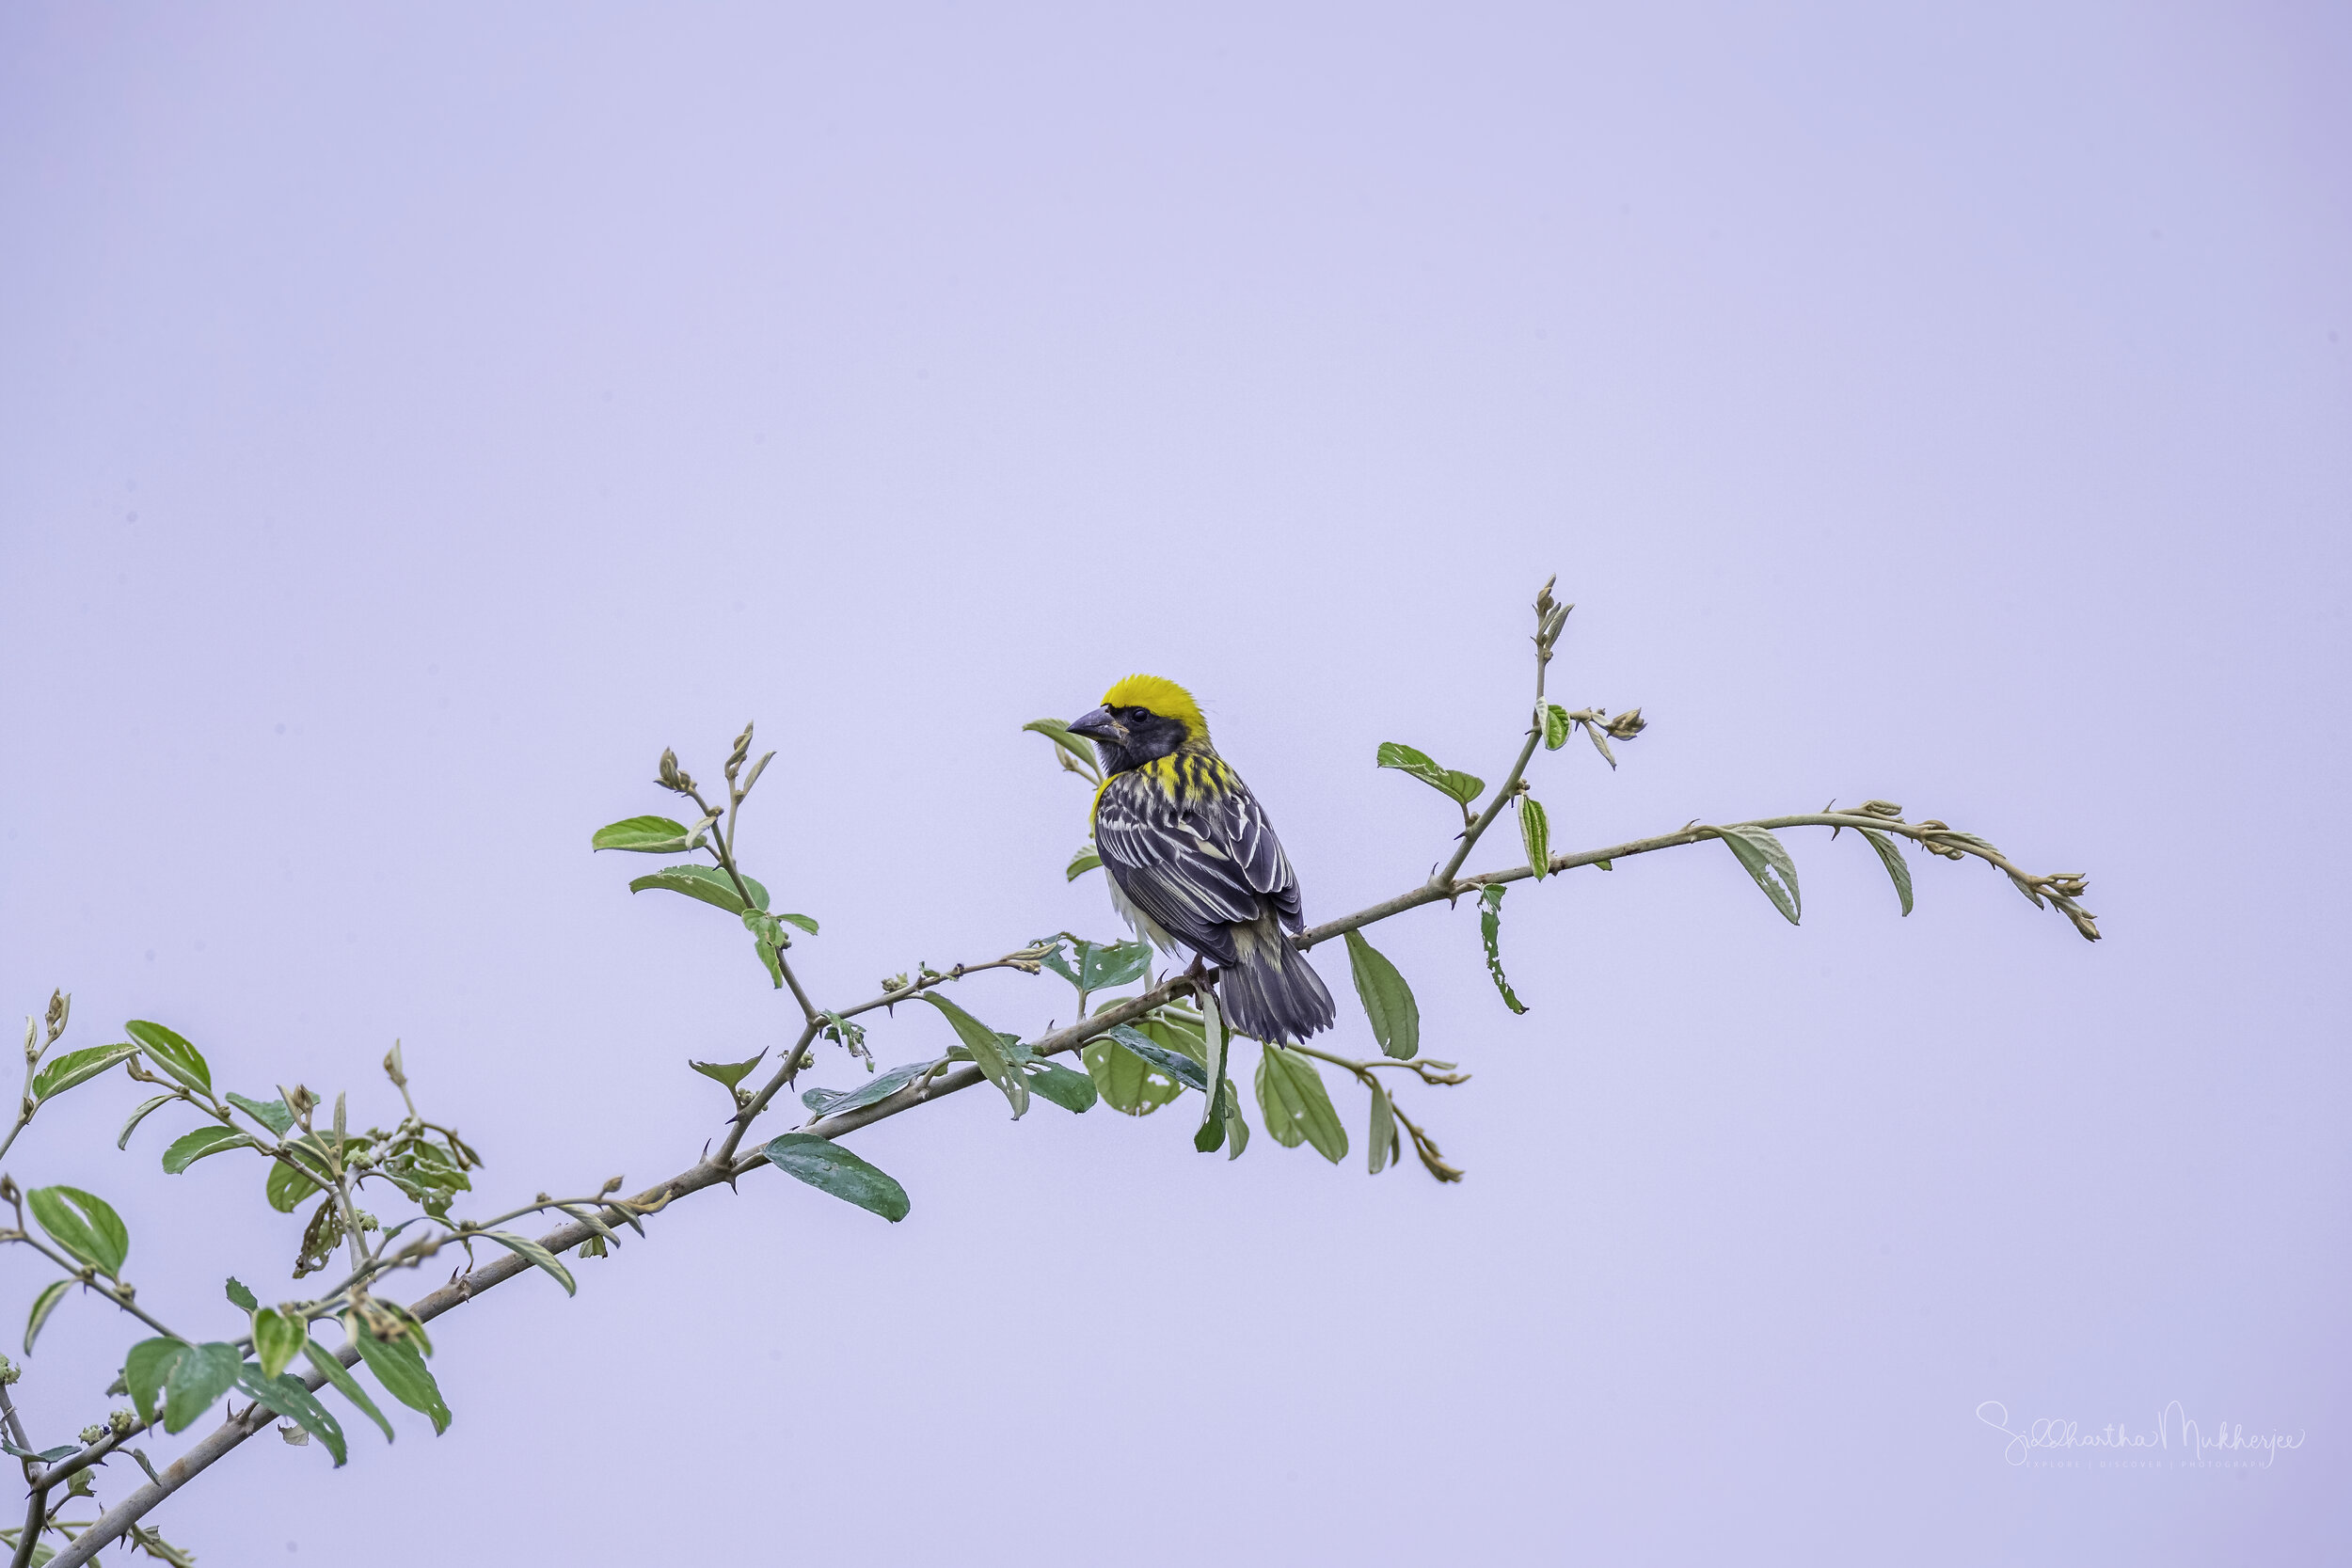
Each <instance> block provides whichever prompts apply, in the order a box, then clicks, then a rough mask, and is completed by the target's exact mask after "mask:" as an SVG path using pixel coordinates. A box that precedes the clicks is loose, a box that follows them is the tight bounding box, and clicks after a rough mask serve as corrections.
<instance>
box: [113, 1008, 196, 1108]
mask: <svg viewBox="0 0 2352 1568" xmlns="http://www.w3.org/2000/svg"><path fill="white" fill-rule="evenodd" d="M122 1032H123V1033H124V1034H126V1035H129V1036H130V1037H132V1038H133V1039H135V1040H136V1041H138V1042H139V1046H140V1048H141V1049H143V1050H144V1051H145V1052H146V1053H147V1054H148V1058H149V1059H150V1060H151V1061H152V1062H153V1063H154V1064H155V1065H156V1066H157V1067H159V1068H162V1069H164V1070H165V1071H166V1072H168V1073H170V1074H171V1075H172V1076H173V1077H174V1078H177V1079H179V1080H180V1082H182V1083H183V1084H185V1085H187V1086H188V1087H190V1088H192V1089H195V1090H197V1091H199V1093H202V1094H210V1093H212V1092H213V1069H212V1066H211V1064H210V1063H208V1062H206V1061H205V1060H204V1053H202V1052H201V1051H199V1050H198V1049H197V1048H196V1047H194V1046H192V1045H190V1044H189V1043H188V1042H187V1041H186V1040H184V1039H182V1038H181V1037H179V1036H178V1035H176V1034H174V1033H173V1032H172V1031H171V1030H169V1029H167V1028H165V1027H164V1026H163V1025H162V1024H160V1023H150V1022H147V1020H145V1019H143V1018H135V1019H133V1020H132V1021H131V1022H128V1023H126V1024H124V1025H123V1026H122Z"/></svg>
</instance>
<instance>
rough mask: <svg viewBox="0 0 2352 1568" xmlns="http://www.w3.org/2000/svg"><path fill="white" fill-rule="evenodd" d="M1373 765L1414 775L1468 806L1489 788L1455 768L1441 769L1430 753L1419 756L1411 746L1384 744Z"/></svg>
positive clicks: (1374, 756) (1392, 742) (1422, 753)
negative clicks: (1481, 791)
mask: <svg viewBox="0 0 2352 1568" xmlns="http://www.w3.org/2000/svg"><path fill="white" fill-rule="evenodd" d="M1373 761H1374V762H1375V764H1376V765H1378V766H1379V767H1382V768H1395V769H1397V771H1399V772H1401V773H1410V774H1411V775H1412V776H1413V777H1414V778H1416V779H1419V780H1420V781H1421V782H1422V783H1423V784H1427V785H1428V786H1429V787H1430V788H1432V789H1434V790H1436V791H1437V792H1438V794H1440V795H1446V796H1451V797H1452V798H1453V799H1454V800H1459V801H1460V802H1461V803H1462V804H1464V805H1466V806H1467V805H1469V804H1470V802H1471V801H1472V800H1477V799H1478V793H1479V791H1480V790H1483V789H1485V788H1486V780H1484V779H1481V778H1479V777H1477V776H1476V775H1474V774H1470V773H1463V772H1458V771H1456V770H1455V769H1454V768H1440V767H1438V765H1437V763H1435V762H1434V761H1432V760H1431V759H1430V757H1429V756H1428V754H1427V753H1426V752H1416V751H1414V750H1413V749H1412V748H1411V747H1410V746H1400V745H1398V744H1397V743H1396V742H1395V741H1393V740H1384V741H1382V742H1381V743H1380V749H1379V750H1378V751H1377V752H1374V753H1373Z"/></svg>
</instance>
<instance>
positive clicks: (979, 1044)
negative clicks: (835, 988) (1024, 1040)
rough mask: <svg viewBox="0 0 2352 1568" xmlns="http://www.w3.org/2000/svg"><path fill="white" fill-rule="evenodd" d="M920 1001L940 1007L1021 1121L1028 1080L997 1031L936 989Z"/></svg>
mask: <svg viewBox="0 0 2352 1568" xmlns="http://www.w3.org/2000/svg"><path fill="white" fill-rule="evenodd" d="M918 1000H920V1001H924V1002H928V1003H930V1005H931V1006H934V1007H937V1008H938V1009H939V1010H940V1013H941V1014H942V1016H944V1017H945V1018H946V1020H947V1022H948V1023H949V1024H950V1025H952V1026H953V1027H954V1029H955V1031H956V1037H957V1038H958V1039H960V1040H961V1041H962V1042H963V1048H964V1049H965V1050H966V1051H969V1052H971V1053H972V1060H973V1061H975V1062H977V1063H978V1064H979V1069H980V1070H981V1071H982V1072H983V1073H985V1074H987V1075H988V1081H989V1082H990V1083H992V1084H993V1085H996V1086H997V1088H999V1089H1001V1090H1002V1091H1004V1096H1005V1099H1006V1100H1007V1101H1009V1103H1010V1104H1011V1106H1012V1119H1013V1120H1015V1121H1019V1120H1020V1119H1021V1117H1022V1115H1023V1113H1025V1111H1027V1110H1028V1108H1029V1081H1028V1080H1027V1079H1026V1078H1024V1077H1023V1076H1022V1075H1021V1074H1019V1073H1017V1072H1015V1071H1013V1070H1012V1069H1011V1068H1010V1067H1009V1065H1007V1063H1006V1061H1005V1051H1004V1044H1003V1042H1002V1041H1001V1040H999V1039H998V1038H997V1037H996V1031H995V1030H993V1029H991V1028H990V1027H989V1026H988V1025H987V1024H985V1023H982V1022H980V1021H979V1020H978V1019H977V1018H974V1017H973V1016H972V1015H971V1014H970V1013H967V1012H965V1011H964V1010H963V1009H962V1008H961V1007H959V1006H956V1005H955V1004H954V1003H953V1002H950V1001H948V1000H947V999H946V997H944V996H942V995H940V994H939V993H938V992H937V991H925V992H924V993H923V994H922V996H921V997H920V998H918ZM877 1212H879V1211H877Z"/></svg>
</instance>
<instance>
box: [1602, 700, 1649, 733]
mask: <svg viewBox="0 0 2352 1568" xmlns="http://www.w3.org/2000/svg"><path fill="white" fill-rule="evenodd" d="M1647 728H1649V721H1647V720H1646V719H1644V718H1643V717H1642V710H1641V709H1640V708H1638V707H1629V708H1627V709H1626V710H1625V711H1624V712H1623V713H1620V714H1618V715H1617V716H1616V717H1615V718H1614V719H1612V720H1611V721H1609V733H1610V734H1611V735H1613V736H1615V737H1616V738H1617V739H1619V740H1630V739H1632V738H1633V737H1634V736H1637V735H1640V734H1641V733H1642V732H1643V731H1644V730H1645V729H1647Z"/></svg>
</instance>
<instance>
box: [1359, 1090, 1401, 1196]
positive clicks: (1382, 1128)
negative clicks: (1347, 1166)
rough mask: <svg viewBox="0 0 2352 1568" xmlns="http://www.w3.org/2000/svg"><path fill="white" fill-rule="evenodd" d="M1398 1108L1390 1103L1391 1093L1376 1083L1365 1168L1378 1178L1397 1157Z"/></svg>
mask: <svg viewBox="0 0 2352 1568" xmlns="http://www.w3.org/2000/svg"><path fill="white" fill-rule="evenodd" d="M1397 1153H1398V1149H1397V1144H1396V1107H1395V1106H1393V1105H1391V1104H1390V1103H1389V1091H1388V1090H1387V1089H1385V1088H1383V1087H1381V1085H1379V1084H1378V1083H1377V1082H1375V1084H1374V1085H1372V1125H1371V1127H1370V1128H1369V1129H1368V1130H1367V1131H1366V1132H1365V1135H1364V1161H1365V1168H1366V1169H1367V1170H1369V1171H1370V1172H1371V1173H1372V1174H1373V1175H1375V1176H1377V1175H1379V1174H1380V1173H1381V1172H1382V1171H1384V1170H1386V1169H1387V1168H1388V1167H1389V1164H1390V1162H1391V1161H1393V1160H1394V1159H1395V1158H1396V1157H1397Z"/></svg>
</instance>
